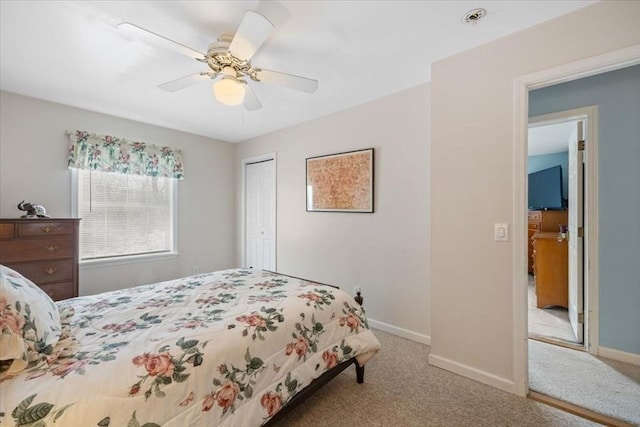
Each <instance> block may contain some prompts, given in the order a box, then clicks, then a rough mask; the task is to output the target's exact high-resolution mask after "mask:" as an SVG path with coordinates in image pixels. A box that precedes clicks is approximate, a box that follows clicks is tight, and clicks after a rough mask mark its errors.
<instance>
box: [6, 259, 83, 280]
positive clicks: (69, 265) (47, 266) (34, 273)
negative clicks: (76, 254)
mask: <svg viewBox="0 0 640 427" xmlns="http://www.w3.org/2000/svg"><path fill="white" fill-rule="evenodd" d="M7 267H9V268H12V269H14V270H16V271H17V272H19V273H20V274H22V275H23V276H25V277H27V278H28V279H29V280H31V281H32V282H34V283H36V284H38V285H44V284H46V283H51V282H70V281H72V280H73V259H71V258H69V259H55V260H48V261H35V262H18V263H11V264H8V265H7Z"/></svg>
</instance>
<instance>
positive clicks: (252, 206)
mask: <svg viewBox="0 0 640 427" xmlns="http://www.w3.org/2000/svg"><path fill="white" fill-rule="evenodd" d="M245 236H246V239H245V266H246V267H249V268H255V269H260V270H272V271H275V269H276V169H275V161H274V160H273V159H270V160H265V161H259V162H255V163H247V164H245Z"/></svg>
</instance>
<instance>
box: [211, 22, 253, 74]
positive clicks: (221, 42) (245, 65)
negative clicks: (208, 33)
mask: <svg viewBox="0 0 640 427" xmlns="http://www.w3.org/2000/svg"><path fill="white" fill-rule="evenodd" d="M232 40H233V36H232V35H229V34H223V35H222V36H220V37H219V38H218V40H216V41H215V42H213V43H211V44H210V45H209V47H208V48H207V56H206V57H205V59H204V61H206V63H207V65H208V66H209V68H211V70H212V71H213V72H215V73H216V74H219V73H224V74H225V75H231V73H230V72H229V71H228V68H229V67H231V68H232V69H233V70H234V71H235V77H236V78H240V77H244V76H249V77H250V78H251V79H253V80H255V81H259V80H258V77H257V73H258V72H259V71H260V69H258V68H252V67H251V62H250V61H244V60H242V59H239V58H236V57H235V56H233V55H232V54H231V52H229V46H230V45H231V41H232ZM225 68H227V71H226V72H225Z"/></svg>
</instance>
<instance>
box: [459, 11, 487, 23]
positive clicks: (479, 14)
mask: <svg viewBox="0 0 640 427" xmlns="http://www.w3.org/2000/svg"><path fill="white" fill-rule="evenodd" d="M486 14H487V11H486V10H484V9H473V10H470V11H469V12H467V13H466V15H464V17H463V18H462V21H464V22H466V23H467V24H475V23H476V22H478V21H479V20H481V19H482V18H483V17H484V15H486Z"/></svg>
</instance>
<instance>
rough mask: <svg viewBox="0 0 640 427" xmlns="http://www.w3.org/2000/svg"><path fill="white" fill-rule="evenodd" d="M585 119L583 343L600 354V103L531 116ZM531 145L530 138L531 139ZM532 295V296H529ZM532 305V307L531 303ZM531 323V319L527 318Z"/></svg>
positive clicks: (534, 121)
mask: <svg viewBox="0 0 640 427" xmlns="http://www.w3.org/2000/svg"><path fill="white" fill-rule="evenodd" d="M579 120H585V121H586V126H585V131H586V134H587V151H586V157H585V169H586V173H585V177H584V195H585V197H584V207H583V209H584V230H585V233H584V249H583V253H584V264H583V270H584V274H583V285H582V286H583V292H584V293H583V307H584V319H585V320H584V332H583V343H582V344H581V345H580V346H581V347H583V348H584V349H585V350H586V351H587V352H589V353H590V354H593V355H594V356H597V355H598V353H599V347H598V312H599V311H598V307H599V306H598V266H599V261H598V236H599V233H598V223H599V220H598V218H599V216H598V160H597V159H598V106H597V105H590V106H588V107H580V108H573V109H571V110H564V111H558V112H556V113H549V114H542V115H540V116H534V117H529V127H531V126H532V125H533V126H545V125H550V124H555V123H562V122H568V121H579ZM527 144H528V141H527ZM527 298H528V295H527ZM527 307H528V306H527ZM527 325H528V319H527Z"/></svg>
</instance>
